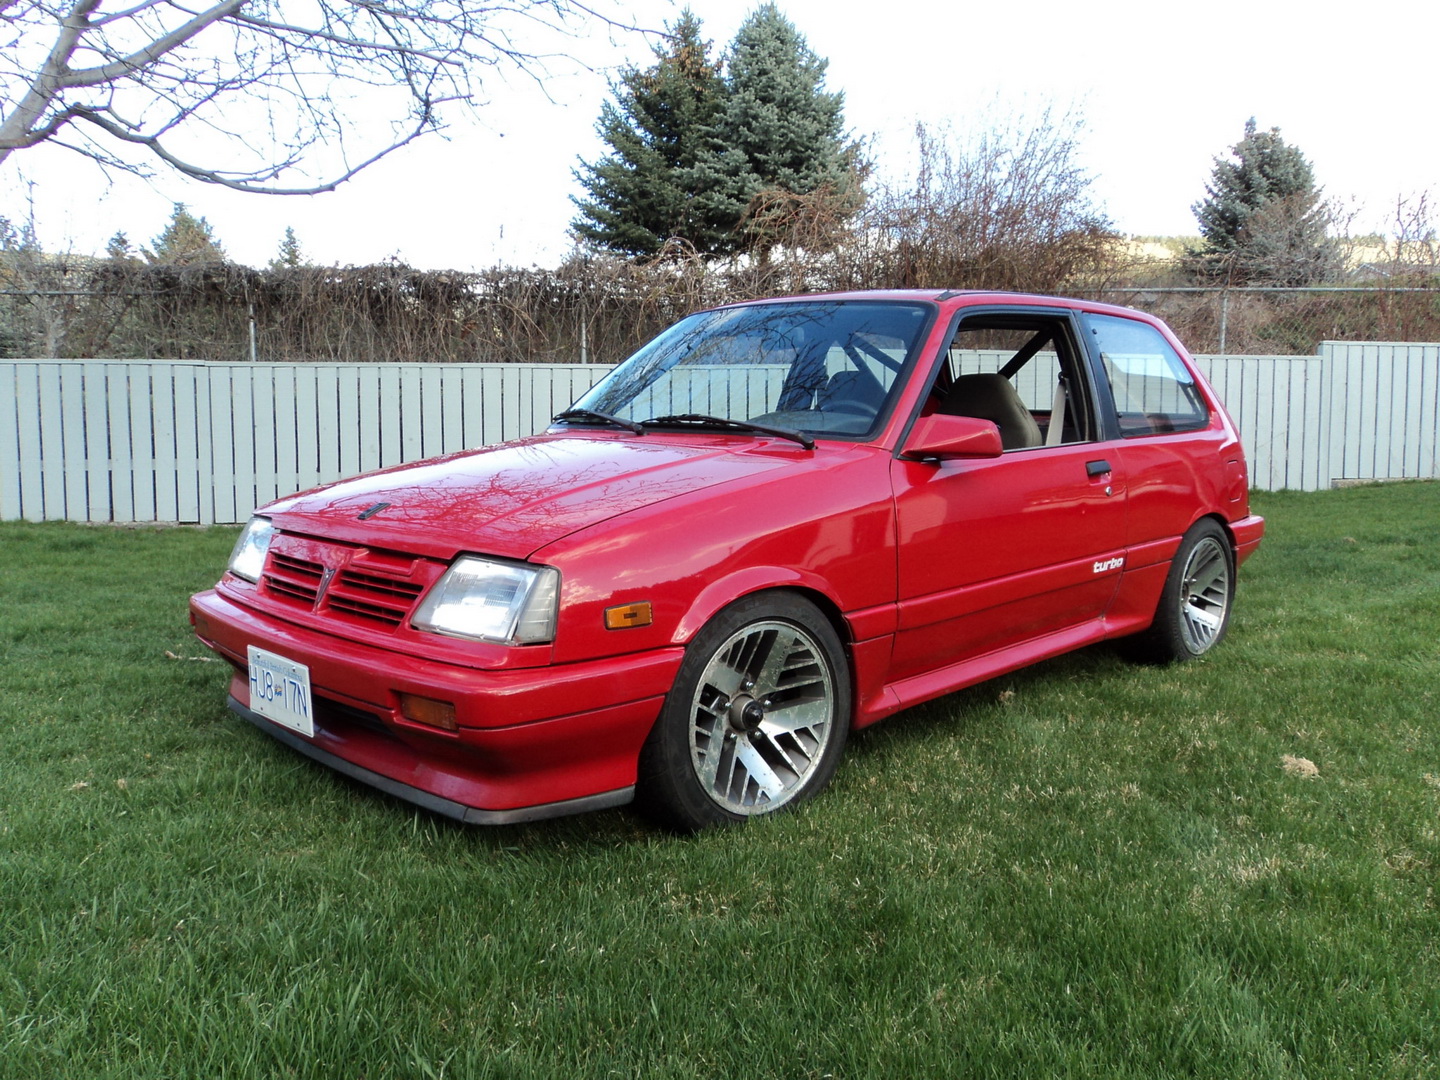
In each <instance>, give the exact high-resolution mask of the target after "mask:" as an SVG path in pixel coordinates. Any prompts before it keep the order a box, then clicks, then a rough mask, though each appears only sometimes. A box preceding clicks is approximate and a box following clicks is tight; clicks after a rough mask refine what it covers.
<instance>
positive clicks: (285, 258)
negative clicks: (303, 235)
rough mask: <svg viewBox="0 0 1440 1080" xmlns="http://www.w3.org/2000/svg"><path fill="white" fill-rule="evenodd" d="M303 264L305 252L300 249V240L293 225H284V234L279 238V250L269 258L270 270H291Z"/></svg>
mask: <svg viewBox="0 0 1440 1080" xmlns="http://www.w3.org/2000/svg"><path fill="white" fill-rule="evenodd" d="M304 265H305V253H304V252H303V251H301V250H300V240H299V238H298V237H297V236H296V235H295V230H294V228H293V227H291V226H289V225H287V226H285V235H284V237H282V238H281V240H280V250H279V251H277V252H276V253H275V258H273V259H271V260H270V269H271V270H293V269H294V268H296V267H298V266H304Z"/></svg>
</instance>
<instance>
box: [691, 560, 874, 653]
mask: <svg viewBox="0 0 1440 1080" xmlns="http://www.w3.org/2000/svg"><path fill="white" fill-rule="evenodd" d="M766 589H803V590H805V591H807V592H812V593H816V594H818V595H820V596H823V597H825V599H826V600H827V601H829V603H830V605H831V606H832V607H834V608H835V610H837V611H839V612H841V613H842V615H843V612H844V611H845V605H844V604H842V603H841V602H840V600H839V598H838V597H836V595H835V592H834V590H833V589H832V588H831V587H830V583H829V582H828V581H826V580H825V579H824V578H822V577H820V576H819V575H817V574H815V573H812V572H810V571H807V570H802V569H798V568H796V567H793V566H747V567H743V568H741V569H739V570H736V571H734V572H732V573H729V574H726V575H725V576H724V577H721V578H717V579H716V580H715V581H712V582H710V583H709V584H708V585H706V586H705V587H704V588H703V589H701V590H700V592H699V593H698V594H697V595H696V596H695V598H694V600H692V601H691V603H690V607H689V608H688V609H687V610H686V612H685V614H684V615H683V616H681V618H680V621H679V622H678V623H676V625H675V632H674V634H673V635H672V636H671V639H670V641H671V644H673V645H687V644H689V642H690V641H691V640H692V639H693V638H694V637H695V635H696V634H698V633H699V632H700V628H701V627H703V626H704V625H705V624H706V623H707V622H709V621H710V620H711V619H713V618H714V617H715V615H716V613H717V612H719V611H720V610H721V609H722V608H725V607H728V606H729V605H730V604H733V603H734V602H735V601H736V600H739V599H741V598H743V597H745V596H749V595H751V594H752V593H757V592H764V591H765V590H766ZM846 625H847V626H848V625H849V620H848V619H846ZM850 636H851V640H853V639H854V634H853V632H852V633H851V635H850Z"/></svg>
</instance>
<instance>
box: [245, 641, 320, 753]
mask: <svg viewBox="0 0 1440 1080" xmlns="http://www.w3.org/2000/svg"><path fill="white" fill-rule="evenodd" d="M248 653H249V659H250V708H251V709H252V710H254V711H255V712H257V713H259V714H260V715H261V716H263V717H265V718H266V719H267V720H273V721H275V723H277V724H280V725H282V726H284V727H287V728H290V729H291V730H292V731H298V732H299V733H300V734H301V735H306V736H309V737H310V738H314V737H315V702H314V700H313V699H312V698H311V696H310V669H309V668H308V667H306V666H305V665H304V664H297V663H296V662H295V661H294V660H287V659H286V658H285V657H283V656H276V655H275V654H274V653H272V652H266V651H265V650H264V649H257V648H256V647H255V646H254V645H251V646H249V647H248Z"/></svg>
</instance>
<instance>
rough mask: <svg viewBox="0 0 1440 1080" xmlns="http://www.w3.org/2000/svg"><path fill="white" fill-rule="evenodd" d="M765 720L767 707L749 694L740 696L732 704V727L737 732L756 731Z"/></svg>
mask: <svg viewBox="0 0 1440 1080" xmlns="http://www.w3.org/2000/svg"><path fill="white" fill-rule="evenodd" d="M764 719H765V706H763V705H761V704H760V702H758V701H756V700H755V699H754V698H752V697H751V696H750V695H749V694H740V695H738V696H737V697H736V698H735V699H734V700H733V701H731V702H730V726H731V727H732V728H734V729H735V730H736V731H743V732H746V733H747V734H748V733H750V732H753V731H756V730H758V729H759V727H760V722H761V721H762V720H764Z"/></svg>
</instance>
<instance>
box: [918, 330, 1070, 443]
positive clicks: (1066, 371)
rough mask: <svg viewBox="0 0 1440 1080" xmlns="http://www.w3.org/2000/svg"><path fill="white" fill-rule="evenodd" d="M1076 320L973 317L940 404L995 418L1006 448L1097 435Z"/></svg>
mask: <svg viewBox="0 0 1440 1080" xmlns="http://www.w3.org/2000/svg"><path fill="white" fill-rule="evenodd" d="M1076 356H1077V352H1076V349H1075V347H1074V344H1073V339H1072V337H1071V334H1070V325H1069V323H1068V321H1066V320H1063V319H1053V318H1050V319H1047V318H1043V317H1039V316H1036V317H1030V316H1014V315H1006V316H995V315H978V316H971V317H970V318H967V319H965V320H964V321H963V322H961V324H960V326H959V327H958V328H957V329H956V331H955V336H954V337H953V338H952V339H951V341H950V349H949V352H948V354H947V356H946V365H945V368H944V369H943V370H942V371H941V372H940V376H939V378H938V379H937V381H936V386H935V395H936V399H937V400H936V409H937V411H939V412H944V413H951V414H953V415H957V416H976V417H980V418H981V419H984V420H991V421H993V422H994V423H995V425H996V426H997V427H998V428H999V429H1000V439H1001V442H1002V443H1003V444H1004V446H1005V449H1006V450H1024V449H1030V448H1033V447H1039V446H1059V445H1062V444H1064V443H1073V442H1087V441H1089V440H1091V439H1093V438H1095V431H1096V428H1095V423H1094V416H1093V411H1092V409H1091V406H1090V394H1089V389H1088V384H1087V382H1086V381H1085V378H1084V375H1083V372H1082V370H1081V368H1080V366H1079V365H1078V364H1077V362H1076Z"/></svg>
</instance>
